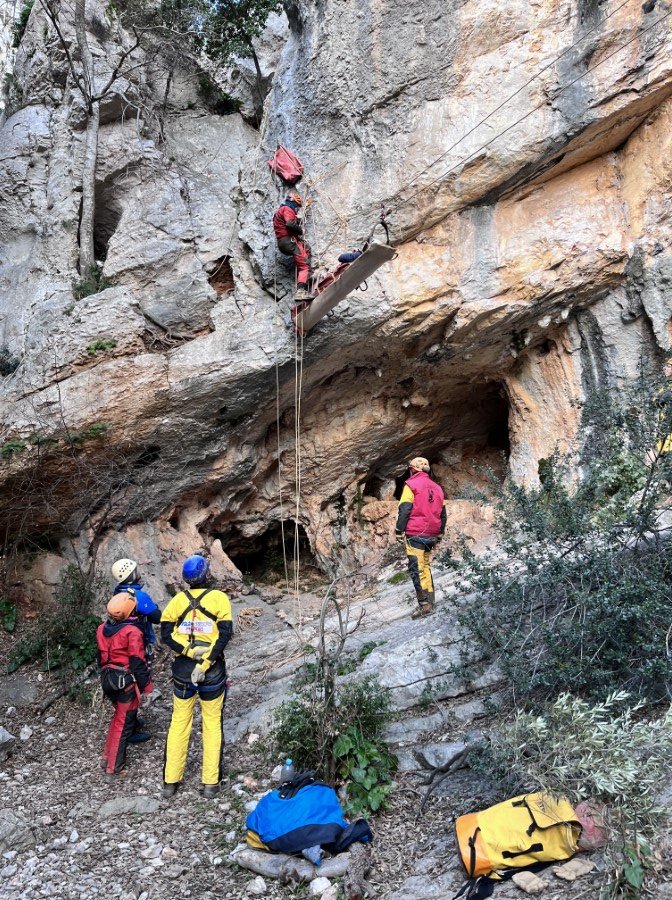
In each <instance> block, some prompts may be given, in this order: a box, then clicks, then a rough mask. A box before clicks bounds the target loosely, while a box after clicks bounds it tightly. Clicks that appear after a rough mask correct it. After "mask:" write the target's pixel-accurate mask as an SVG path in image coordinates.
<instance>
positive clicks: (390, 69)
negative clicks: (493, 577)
mask: <svg viewBox="0 0 672 900" xmlns="http://www.w3.org/2000/svg"><path fill="white" fill-rule="evenodd" d="M91 6H92V8H93V6H94V5H93V4H91ZM617 7H618V3H617V2H616V0H610V2H607V3H603V4H601V3H578V4H577V3H574V2H564V0H542V2H540V3H536V4H533V5H530V4H529V3H523V2H521V0H504V2H501V0H498V2H496V3H495V2H491V0H469V2H450V3H445V2H443V0H429V2H423V3H418V2H415V3H410V4H409V3H408V2H403V3H402V2H400V0H389V2H386V3H373V2H371V3H368V2H362V0H307V2H304V3H302V4H300V5H298V4H297V5H296V6H293V5H290V9H289V13H290V15H289V26H287V25H285V24H284V23H283V21H282V20H274V22H273V25H272V28H271V29H270V30H269V31H268V33H267V34H266V35H265V37H264V41H263V47H262V49H263V53H261V52H260V55H261V62H262V66H263V70H264V80H265V88H266V90H267V91H268V93H267V95H266V100H265V104H266V106H265V120H264V122H263V124H262V126H261V130H259V129H257V128H256V127H255V116H254V114H253V112H250V110H252V111H253V110H254V108H255V104H256V98H255V97H253V96H252V93H251V91H252V90H253V86H252V82H251V81H250V79H247V81H246V79H245V78H244V77H242V76H241V77H239V78H237V79H235V78H234V79H233V81H232V83H233V82H235V84H236V85H237V89H238V90H239V91H241V92H242V95H245V91H246V90H247V91H248V94H247V95H245V96H242V95H241V96H242V100H243V101H244V102H243V105H242V107H241V110H242V112H243V113H244V114H245V118H243V115H242V114H241V113H233V114H228V115H216V114H213V113H211V112H208V111H207V110H206V108H205V107H204V106H203V104H202V102H201V100H200V98H199V96H198V93H197V92H196V88H195V87H194V82H193V80H191V79H190V78H189V77H187V73H183V74H180V73H179V72H178V73H176V75H175V76H174V79H173V81H172V83H171V91H170V93H169V94H168V102H167V105H166V108H165V115H163V107H164V97H165V95H166V80H167V77H168V75H167V71H168V70H167V67H166V66H164V65H163V63H162V60H161V59H160V58H156V57H152V58H149V57H148V58H146V60H145V64H144V65H140V66H138V67H136V68H135V69H134V70H133V72H132V75H131V76H130V78H131V80H122V81H120V82H119V83H118V90H117V92H116V93H115V94H113V95H112V96H110V97H108V98H106V100H105V102H104V103H103V108H102V110H101V127H100V140H99V161H98V169H97V176H96V177H97V186H96V200H97V218H96V229H95V244H96V253H97V255H98V258H99V264H100V266H101V273H102V276H103V277H104V280H103V281H101V287H102V286H103V285H104V286H105V287H104V289H103V290H100V291H99V292H98V293H93V294H90V295H89V296H86V297H84V298H83V299H79V300H78V299H76V296H75V294H74V293H73V285H74V284H75V283H76V282H78V281H79V279H80V276H79V274H78V273H77V270H76V262H77V232H78V216H79V208H80V199H81V182H80V179H79V177H78V176H79V174H80V172H81V166H82V161H83V154H84V139H85V130H84V128H83V119H82V110H81V103H80V101H79V99H78V96H77V94H76V93H75V92H74V91H73V90H72V89H71V88H70V87H69V86H68V85H69V81H68V79H67V78H66V75H67V72H66V68H65V62H64V59H63V56H62V54H60V53H59V51H58V44H57V42H56V41H55V40H54V39H53V35H52V34H51V32H50V30H49V29H48V28H47V27H46V24H45V20H44V15H43V13H42V12H41V10H40V8H39V5H38V4H35V7H34V8H33V12H32V15H31V17H30V20H29V23H28V27H27V30H26V33H25V35H24V38H23V41H22V44H21V46H20V48H19V49H18V52H17V57H16V64H15V70H14V74H13V77H12V79H11V85H10V88H11V91H10V94H11V96H10V98H9V106H8V109H7V110H6V112H7V115H6V120H5V122H4V125H3V126H2V128H1V130H0V185H1V189H0V351H2V353H3V359H5V358H10V359H15V360H17V361H18V362H19V365H18V367H17V368H15V370H14V371H10V372H8V373H7V374H5V375H4V376H3V377H2V378H0V391H1V393H2V423H1V427H2V444H3V447H6V446H7V445H8V444H9V445H10V449H8V450H6V451H5V452H3V454H2V458H1V459H0V521H1V522H2V526H3V532H4V534H5V536H9V537H10V538H12V537H14V538H15V537H17V535H18V534H19V532H20V534H21V537H22V538H24V539H29V540H30V541H32V542H33V544H37V546H38V547H44V548H45V552H44V554H43V555H42V556H40V557H39V559H38V561H37V562H36V563H35V565H36V566H39V567H41V569H39V573H40V574H39V578H41V579H42V581H43V583H44V584H45V585H49V584H50V583H53V581H54V579H55V578H56V574H55V573H56V571H57V569H58V566H59V558H60V557H61V556H62V554H63V553H64V552H65V550H64V545H59V540H60V538H61V537H62V534H63V533H65V532H71V533H73V534H76V533H77V532H78V530H80V529H81V528H82V527H83V526H82V524H81V523H82V522H84V521H86V522H87V523H88V525H92V524H93V525H95V524H96V516H98V517H99V518H98V520H97V521H98V522H102V523H103V525H104V527H103V529H102V530H103V537H102V544H101V548H100V557H99V558H100V560H101V562H108V561H109V560H110V559H111V558H112V557H113V556H115V555H117V554H119V553H123V555H132V556H136V557H137V558H139V559H141V560H142V561H143V562H144V564H147V565H149V566H150V568H151V569H152V571H153V572H154V574H155V575H156V577H159V573H160V575H161V577H160V581H161V582H162V583H164V584H166V583H170V582H171V581H175V580H176V578H177V575H178V571H177V564H178V561H179V557H180V555H181V554H182V553H184V552H193V551H194V550H196V549H198V548H204V549H206V550H208V551H210V552H211V553H212V556H213V560H214V564H215V572H216V574H218V575H220V576H222V575H225V574H227V575H228V576H230V577H231V578H235V577H237V569H236V567H235V565H234V564H233V563H232V562H231V560H230V559H229V557H228V556H227V555H226V554H225V552H224V551H225V550H226V549H227V543H228V542H230V543H231V555H232V556H233V557H234V558H239V559H249V558H250V557H254V556H255V554H258V553H259V552H260V548H261V547H262V545H263V543H264V541H266V542H267V543H269V544H271V545H273V546H277V544H278V533H279V523H280V522H281V520H282V519H283V518H284V519H286V520H287V528H288V529H289V531H290V533H292V534H293V533H294V526H295V524H296V525H298V526H299V527H298V528H297V531H298V532H299V534H300V538H301V541H302V542H303V544H304V545H305V552H306V554H307V553H308V552H310V554H311V556H312V559H313V561H314V562H315V563H316V564H317V565H318V566H320V567H321V568H323V569H325V570H327V571H329V570H334V569H335V567H336V564H337V561H339V560H340V561H342V563H343V564H344V565H345V566H346V568H350V569H354V568H355V567H357V566H359V565H362V564H366V563H367V562H370V561H371V560H372V559H373V558H374V557H375V554H377V553H379V552H380V551H381V550H382V549H383V548H384V547H385V546H386V545H387V544H388V543H389V541H390V539H391V532H392V529H393V523H394V509H395V494H396V496H397V497H398V484H397V479H398V477H399V475H400V474H401V471H402V466H403V463H404V461H405V460H407V459H408V457H409V455H411V454H415V453H418V452H422V453H423V454H424V455H427V456H428V457H429V458H430V460H431V461H432V463H433V464H434V465H435V471H436V472H438V475H439V477H440V478H441V480H442V481H443V482H444V483H445V485H446V489H447V494H448V497H449V501H450V506H449V511H450V523H451V525H453V526H454V525H458V524H459V525H461V524H462V523H467V525H468V527H470V528H471V529H472V531H473V532H474V534H475V536H476V537H478V538H479V539H481V538H484V537H485V536H486V534H487V530H488V522H487V521H486V520H485V519H484V517H483V515H482V514H481V513H480V511H479V509H478V507H477V506H476V505H475V504H474V503H473V501H471V500H469V488H470V487H471V486H473V485H479V484H480V483H481V481H482V479H483V476H482V475H481V474H479V472H480V466H481V465H489V466H492V467H494V469H495V470H496V471H498V472H499V473H500V474H501V473H503V472H504V470H505V469H508V471H510V472H511V473H512V475H513V476H514V477H515V478H517V479H528V480H534V479H535V478H536V477H537V462H538V460H539V458H541V457H545V456H547V455H548V454H549V453H550V452H552V450H553V448H554V446H555V445H556V444H559V445H560V447H563V446H567V444H568V443H569V442H570V441H571V440H572V438H573V437H574V435H575V432H576V428H577V424H578V422H577V415H578V414H577V409H576V405H575V404H574V402H573V401H574V400H575V399H577V398H581V397H583V396H585V394H586V392H587V391H589V390H590V389H592V388H594V387H607V388H611V389H613V390H617V389H618V386H619V384H621V383H622V381H623V379H627V378H629V377H633V376H634V374H635V373H636V371H637V367H638V365H639V361H640V358H641V356H642V354H645V355H647V356H648V358H649V359H650V360H652V362H653V363H656V364H660V362H661V361H662V359H663V358H664V356H665V354H666V353H667V352H668V351H669V348H670V336H671V332H670V307H671V299H670V291H669V285H670V280H671V279H672V250H671V247H670V245H671V240H672V220H671V215H672V213H671V210H672V193H671V191H672V189H671V188H670V185H671V184H672V153H671V152H670V150H671V149H672V146H671V145H672V96H671V95H672V52H671V51H672V35H671V33H670V27H669V22H670V19H669V18H665V19H663V20H662V21H661V22H660V23H659V24H655V23H656V21H657V20H658V19H659V18H661V17H662V16H664V14H665V12H666V10H667V7H666V6H660V5H659V6H658V8H657V9H656V10H654V11H653V12H651V13H649V14H645V13H644V12H643V11H642V9H641V4H640V3H639V2H634V0H633V2H632V3H628V4H626V5H625V6H623V8H620V9H617ZM97 15H98V16H99V17H102V18H104V16H105V13H104V11H103V9H102V8H100V9H98V10H97ZM103 33H104V32H103ZM90 41H91V45H92V48H93V51H94V53H95V54H96V59H97V60H99V65H100V67H101V72H100V73H99V74H100V77H101V79H104V77H105V72H104V67H105V65H106V63H105V59H106V58H107V59H111V58H114V54H115V47H114V46H113V45H111V44H105V43H104V41H103V42H101V37H100V36H95V35H94V34H91V35H90ZM535 73H540V74H539V75H538V77H536V78H533V76H534V75H535ZM530 79H532V80H530ZM248 81H250V84H249V85H248V87H247V88H246V87H245V85H246V84H247V83H248ZM254 89H256V87H255V88H254ZM514 92H518V93H517V94H516V96H515V97H514V98H513V99H512V100H511V101H510V102H508V103H506V104H504V105H503V106H502V107H501V108H499V106H500V104H501V103H502V101H504V100H505V99H506V98H507V97H509V96H510V95H512V94H513V93H514ZM495 109H496V111H495V112H494V113H492V111H493V110H495ZM491 113H492V114H491ZM489 114H491V115H490V117H489V118H488V120H487V121H486V122H485V123H483V124H479V123H480V122H481V120H482V119H484V118H485V117H486V116H488V115H489ZM250 123H252V124H250ZM463 136H464V137H463ZM278 143H283V144H286V145H287V146H289V147H291V148H292V149H294V150H295V151H296V152H298V153H299V154H300V155H301V157H302V159H303V160H304V162H305V164H306V170H307V173H308V174H307V177H306V178H305V179H304V182H302V189H304V190H307V191H309V192H310V194H311V195H312V196H313V197H314V200H315V203H314V205H313V207H312V209H311V211H310V214H309V220H308V226H307V229H308V237H309V240H310V242H311V244H312V246H313V251H314V257H315V259H316V261H317V263H318V264H319V265H323V266H326V267H330V266H331V265H333V264H334V262H335V258H336V256H337V254H338V253H339V252H341V251H342V250H344V249H348V248H351V247H353V246H356V245H360V244H361V242H362V241H363V240H364V239H365V238H366V236H367V235H368V234H369V232H370V231H371V228H372V227H373V226H374V225H375V224H376V221H377V218H378V214H379V210H380V205H381V203H384V204H385V206H386V208H388V209H390V210H391V212H390V213H389V216H388V219H389V225H390V228H391V233H392V239H393V242H394V243H395V244H396V247H397V250H398V255H397V258H396V259H395V260H394V261H393V262H392V263H391V264H389V265H387V266H385V267H383V268H382V269H381V270H379V272H378V273H377V274H376V276H374V277H373V278H372V279H370V281H369V283H368V290H367V291H366V292H356V293H355V294H353V295H351V296H350V297H349V298H348V300H347V301H345V302H343V303H341V304H340V305H339V306H338V307H337V308H336V309H335V310H334V312H333V314H331V315H330V316H329V317H328V318H327V319H325V320H324V321H323V322H321V323H320V325H319V326H318V327H317V328H316V329H315V330H314V332H312V333H311V334H310V335H309V336H308V337H307V338H306V339H305V341H302V340H300V339H297V338H296V337H295V336H294V335H293V334H292V333H291V332H290V330H289V328H288V327H287V319H288V311H289V306H290V295H291V288H292V285H291V284H290V282H289V273H288V271H287V269H286V266H285V263H284V262H283V258H282V257H281V256H279V255H276V251H275V244H274V240H273V236H272V230H271V215H272V210H273V206H274V205H275V204H276V203H277V201H278V198H279V197H280V196H281V190H280V188H279V186H278V185H277V184H276V183H274V181H273V179H272V177H271V174H270V172H269V170H268V167H267V166H266V164H265V157H266V156H267V149H268V148H269V147H274V146H276V145H277V144H278ZM78 182H80V184H78ZM276 299H277V302H276ZM297 358H299V360H301V359H302V364H301V362H300V361H299V362H297ZM6 368H11V366H9V367H6ZM3 371H5V369H3ZM297 380H298V381H299V383H300V391H299V390H298V389H297ZM276 384H277V386H278V387H277V392H276ZM297 420H298V421H297ZM73 434H74V435H76V437H77V440H75V441H74V442H73V441H71V440H69V439H68V437H67V436H68V435H73ZM297 437H298V443H297ZM52 440H53V441H57V443H51V442H50V441H52ZM11 442H18V443H17V444H13V445H12V443H11ZM22 444H24V446H22ZM12 446H13V447H14V449H13V450H12V449H11V447H12ZM112 463H118V469H119V472H122V473H123V474H122V475H119V473H117V474H114V473H112V474H110V472H111V469H110V466H111V464H112ZM73 465H76V466H77V467H79V468H80V469H81V471H82V472H84V473H88V476H87V475H86V474H84V475H82V479H83V480H84V481H87V477H88V480H89V481H90V480H91V474H92V473H95V472H97V471H98V468H97V467H100V466H103V465H104V466H105V467H107V468H106V470H105V471H106V472H107V473H108V475H109V477H110V478H111V479H112V482H113V488H114V490H112V491H111V492H110V491H108V494H111V500H110V498H109V497H108V498H107V500H106V499H105V498H104V497H102V496H94V492H92V491H90V490H87V491H82V490H81V485H82V482H81V481H78V479H76V478H75V479H73V478H70V479H68V478H66V477H65V475H64V473H67V472H69V471H71V470H72V467H73ZM115 471H116V470H115ZM297 474H298V478H299V482H300V483H299V484H298V485H297ZM115 478H116V479H117V480H116V481H115V480H114V479H115ZM94 480H95V479H94ZM45 483H46V484H47V485H48V486H49V490H50V491H51V493H50V497H49V503H48V504H46V507H47V509H46V511H45V504H44V503H41V502H40V497H41V494H40V492H44V491H45V487H44V485H45ZM297 489H298V493H299V501H298V509H297ZM89 497H90V498H91V499H89ZM83 507H84V508H83ZM26 509H29V510H33V512H31V514H30V515H28V514H25V515H24V514H19V513H17V510H26ZM87 513H88V514H89V516H88V518H87ZM103 516H104V517H105V518H104V520H103V519H102V518H101V517H103ZM290 520H291V521H290ZM45 534H47V535H52V537H51V538H50V539H49V540H47V539H46V538H45ZM81 537H82V541H81V545H82V546H83V545H84V543H85V539H86V537H87V536H86V535H84V534H82V535H81ZM36 572H38V569H34V572H33V574H34V575H35V579H36V581H35V583H37V581H38V580H39V579H38V577H37V575H36V574H35V573H36Z"/></svg>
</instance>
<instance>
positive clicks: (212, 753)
mask: <svg viewBox="0 0 672 900" xmlns="http://www.w3.org/2000/svg"><path fill="white" fill-rule="evenodd" d="M197 697H198V694H197V693H194V695H193V696H192V697H189V698H187V699H186V700H183V699H182V698H180V697H176V696H173V717H172V719H171V720H170V728H169V729H168V737H167V738H166V759H165V764H164V770H163V780H164V781H165V782H166V784H175V783H176V782H178V781H182V777H183V776H184V769H185V766H186V764H187V752H188V750H189V738H190V736H191V726H192V724H193V721H194V706H195V704H196V698H197ZM224 697H225V694H224V692H222V694H221V695H220V696H219V697H217V698H216V699H214V700H204V699H203V698H202V697H198V699H199V700H200V703H201V718H202V728H203V765H202V774H201V781H202V782H203V784H219V782H220V781H221V779H222V750H223V744H224V741H223V736H222V717H223V714H224Z"/></svg>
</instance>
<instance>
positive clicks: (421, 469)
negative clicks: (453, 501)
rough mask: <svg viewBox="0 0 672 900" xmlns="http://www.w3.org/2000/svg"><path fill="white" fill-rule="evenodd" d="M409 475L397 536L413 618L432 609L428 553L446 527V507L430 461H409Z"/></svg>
mask: <svg viewBox="0 0 672 900" xmlns="http://www.w3.org/2000/svg"><path fill="white" fill-rule="evenodd" d="M408 466H409V468H410V470H411V477H410V478H409V479H408V480H407V481H406V483H405V485H404V490H403V491H402V494H401V500H400V501H399V515H398V516H397V524H396V529H395V531H396V536H397V540H399V541H403V544H404V549H405V550H406V558H407V560H408V571H409V572H410V575H411V581H412V582H413V587H414V588H415V595H416V597H417V598H418V609H417V610H416V611H415V612H414V613H413V615H412V618H413V619H419V618H420V616H427V615H429V614H430V613H431V612H433V610H434V581H433V579H432V571H431V569H430V568H429V554H430V552H431V550H432V548H433V547H434V546H435V545H436V544H437V543H438V542H439V541H440V540H441V538H442V537H443V534H444V532H445V530H446V507H445V506H444V503H443V500H444V493H443V489H442V488H441V486H440V485H438V484H437V483H436V482H435V481H432V479H431V478H430V477H429V462H428V461H427V460H426V459H425V458H424V457H423V456H416V457H415V458H414V459H412V460H411V461H410V463H409V464H408Z"/></svg>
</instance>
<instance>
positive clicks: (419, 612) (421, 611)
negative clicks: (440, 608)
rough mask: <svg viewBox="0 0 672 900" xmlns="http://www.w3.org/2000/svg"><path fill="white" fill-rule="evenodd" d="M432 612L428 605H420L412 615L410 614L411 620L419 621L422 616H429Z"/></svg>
mask: <svg viewBox="0 0 672 900" xmlns="http://www.w3.org/2000/svg"><path fill="white" fill-rule="evenodd" d="M433 612H434V610H433V609H432V607H431V606H430V605H429V603H421V604H420V606H419V608H418V609H416V611H415V612H414V613H411V618H412V619H421V618H422V617H423V616H430V615H431V614H432V613H433Z"/></svg>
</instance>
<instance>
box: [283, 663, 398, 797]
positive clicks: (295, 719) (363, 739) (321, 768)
mask: <svg viewBox="0 0 672 900" xmlns="http://www.w3.org/2000/svg"><path fill="white" fill-rule="evenodd" d="M319 673H320V669H319V667H316V670H315V678H314V680H313V681H312V682H310V683H308V684H305V683H304V684H303V685H301V686H299V687H298V688H297V690H296V696H295V697H294V699H292V700H288V701H286V702H285V703H281V704H280V706H278V707H277V709H276V710H275V711H274V713H273V719H272V725H271V733H270V743H271V747H272V749H273V751H274V752H275V753H278V754H283V755H285V756H291V758H292V759H293V760H294V762H295V763H296V765H297V768H308V769H314V770H316V771H318V772H320V773H321V775H322V776H323V777H324V778H325V779H326V780H327V781H328V782H329V783H330V784H336V783H337V782H338V781H343V782H345V783H346V784H347V797H348V799H347V803H346V807H347V809H348V811H349V812H352V813H353V814H363V813H366V812H367V811H369V812H375V811H377V810H379V809H384V808H385V807H386V805H387V804H386V798H387V796H388V794H389V792H390V790H391V785H390V782H391V774H392V772H393V771H394V770H395V768H396V759H395V758H394V757H393V756H392V755H391V754H390V753H389V752H388V750H387V747H386V746H385V743H384V741H383V740H382V730H383V728H384V726H385V724H386V723H387V722H388V721H389V720H390V696H389V691H388V690H387V689H386V688H383V687H381V685H380V682H379V681H378V680H377V679H376V678H354V679H352V680H351V681H348V682H346V683H342V684H339V685H338V686H337V687H336V689H335V692H334V694H333V695H331V699H330V700H328V701H326V702H325V693H324V690H323V688H322V685H321V683H320V681H321V679H320V675H319Z"/></svg>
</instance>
